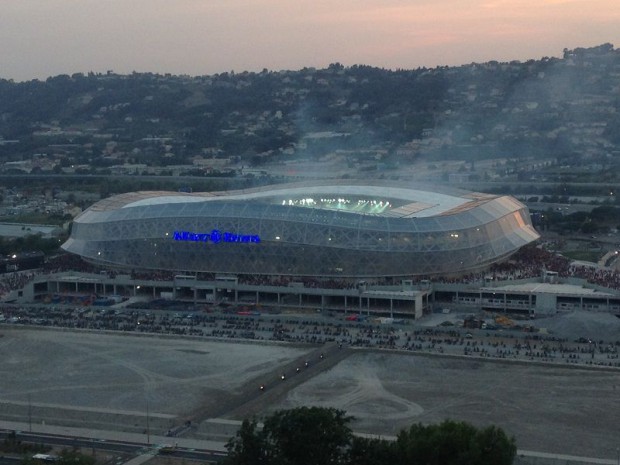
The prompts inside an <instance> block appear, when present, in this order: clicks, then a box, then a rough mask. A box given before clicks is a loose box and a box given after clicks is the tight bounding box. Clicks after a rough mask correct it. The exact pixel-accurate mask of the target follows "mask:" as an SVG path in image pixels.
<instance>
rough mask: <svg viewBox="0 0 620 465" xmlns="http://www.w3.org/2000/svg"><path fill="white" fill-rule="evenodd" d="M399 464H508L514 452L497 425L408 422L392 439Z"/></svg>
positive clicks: (508, 439) (511, 444) (514, 448)
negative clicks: (409, 425) (394, 442)
mask: <svg viewBox="0 0 620 465" xmlns="http://www.w3.org/2000/svg"><path fill="white" fill-rule="evenodd" d="M396 447H397V454H398V456H399V459H398V462H399V463H403V464H405V463H423V464H425V465H510V464H512V462H513V460H514V458H515V455H516V453H517V446H516V445H515V440H514V438H508V436H507V435H506V433H504V431H503V430H502V429H501V428H497V427H495V426H489V427H487V428H484V429H477V428H476V427H474V426H472V425H470V424H469V423H465V422H456V421H451V420H446V421H444V422H443V423H440V424H438V425H429V426H424V425H421V424H416V425H412V426H411V427H410V428H409V430H403V431H401V432H400V433H399V435H398V438H397V440H396Z"/></svg>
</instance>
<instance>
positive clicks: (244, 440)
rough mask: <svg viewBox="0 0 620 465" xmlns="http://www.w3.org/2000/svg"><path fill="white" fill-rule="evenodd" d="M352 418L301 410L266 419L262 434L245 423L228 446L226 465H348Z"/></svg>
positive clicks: (328, 411) (328, 410)
mask: <svg viewBox="0 0 620 465" xmlns="http://www.w3.org/2000/svg"><path fill="white" fill-rule="evenodd" d="M350 421H351V417H348V416H346V415H345V412H344V411H342V410H337V409H333V408H319V407H300V408H295V409H292V410H280V411H277V412H275V413H274V414H272V415H270V416H269V417H267V418H266V419H265V422H264V426H263V429H262V430H259V429H258V427H257V423H256V421H255V420H252V421H249V420H245V421H244V422H243V424H242V425H241V428H240V430H239V431H238V432H237V435H236V436H235V437H234V438H232V439H231V440H230V441H229V442H228V444H227V449H228V453H229V455H228V458H227V459H226V460H225V462H224V463H225V464H229V465H233V464H234V465H249V464H269V465H330V464H333V465H338V464H346V463H348V462H347V460H346V459H347V452H348V448H349V446H350V443H351V439H352V432H351V429H350V428H349V426H348V424H349V422H350Z"/></svg>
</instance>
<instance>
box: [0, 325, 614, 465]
mask: <svg viewBox="0 0 620 465" xmlns="http://www.w3.org/2000/svg"><path fill="white" fill-rule="evenodd" d="M0 335H2V337H0V418H1V419H7V420H16V419H19V420H21V421H24V419H25V418H27V416H28V405H30V406H31V412H30V414H31V416H32V421H33V422H34V423H36V422H41V421H46V422H47V423H48V424H74V425H77V426H80V425H84V426H89V427H90V426H97V427H99V428H101V429H111V428H115V429H119V430H123V431H124V430H132V428H133V431H136V430H140V428H142V427H143V426H142V425H143V424H144V417H145V415H146V413H145V412H146V409H147V399H148V408H149V411H150V417H151V427H152V428H154V429H157V428H158V429H159V430H160V431H164V432H165V430H166V429H167V428H170V427H171V426H172V425H178V424H179V422H180V420H182V419H183V418H185V416H187V415H190V414H191V413H193V412H195V411H196V410H199V409H204V408H205V407H207V408H208V407H209V406H213V405H217V404H219V403H222V402H223V401H224V400H225V399H226V398H227V397H229V396H230V395H231V394H235V393H237V392H238V391H239V390H241V389H242V388H243V386H244V384H246V383H248V382H250V383H252V382H253V380H254V379H255V378H257V377H260V376H261V375H262V374H266V373H269V372H272V371H273V370H274V367H275V369H277V368H278V366H279V365H285V364H287V363H289V362H291V361H292V360H295V359H296V358H299V357H303V356H304V355H305V354H306V353H308V352H310V351H311V350H313V349H314V348H312V347H308V348H307V349H306V348H299V347H293V346H283V345H269V344H243V343H233V342H216V341H209V340H199V339H183V338H169V337H141V336H134V335H113V334H97V333H81V332H74V331H57V330H37V329H13V328H2V329H0ZM325 366H326V368H327V369H326V370H325V371H321V370H316V372H315V376H314V377H310V378H309V379H308V380H307V381H305V382H303V383H301V384H299V385H297V386H296V387H293V386H294V384H293V382H292V381H285V382H286V383H288V382H290V383H291V388H292V389H290V390H289V391H288V392H287V393H285V394H284V396H282V397H280V398H278V399H279V400H277V401H274V402H272V403H268V402H265V405H264V412H265V413H268V412H271V411H274V410H276V409H280V408H290V407H295V406H300V405H320V406H330V407H336V408H340V409H343V410H346V411H347V412H348V413H349V414H350V415H353V416H355V417H356V421H355V423H354V429H355V430H357V431H361V432H367V433H371V434H377V435H394V434H396V433H397V432H398V431H399V430H400V429H401V428H405V427H407V426H408V425H410V424H412V423H414V422H422V423H431V422H439V421H442V420H444V419H446V418H452V419H458V420H466V421H470V422H472V423H474V424H476V425H480V426H483V425H488V424H497V425H499V426H501V427H503V428H504V429H505V430H506V431H508V432H509V434H512V435H514V436H515V437H516V438H517V444H518V446H519V448H520V449H526V450H534V451H544V452H554V453H561V454H572V455H579V456H591V457H604V458H611V457H615V454H616V448H617V447H618V446H619V444H618V437H619V436H618V433H619V432H620V423H619V422H618V419H619V418H620V371H617V370H616V371H603V370H600V369H598V370H592V369H584V368H576V367H564V366H540V365H535V364H527V363H525V364H520V363H499V362H488V361H476V360H471V359H468V360H459V359H450V358H442V357H431V356H420V355H417V356H416V355H412V354H404V355H399V354H397V353H383V352H371V351H365V350H358V351H353V354H352V355H350V356H349V357H348V358H346V359H344V360H343V361H341V362H340V363H338V364H337V365H336V366H333V367H329V365H328V364H325ZM267 399H269V397H268V396H266V397H265V400H267ZM181 422H182V421H181Z"/></svg>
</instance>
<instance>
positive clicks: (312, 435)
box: [223, 407, 517, 465]
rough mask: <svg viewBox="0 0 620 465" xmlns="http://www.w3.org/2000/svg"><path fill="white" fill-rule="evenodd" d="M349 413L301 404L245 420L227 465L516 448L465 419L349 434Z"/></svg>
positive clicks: (374, 464)
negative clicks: (389, 436) (392, 432)
mask: <svg viewBox="0 0 620 465" xmlns="http://www.w3.org/2000/svg"><path fill="white" fill-rule="evenodd" d="M351 420H352V418H351V417H349V416H346V415H345V412H344V411H342V410H336V409H333V408H319V407H301V408H296V409H292V410H280V411H278V412H275V413H274V414H272V415H270V416H268V417H267V418H266V419H265V421H264V426H263V428H262V429H261V428H259V426H258V423H257V421H256V420H245V421H244V422H243V423H242V425H241V428H240V429H239V431H238V432H237V434H236V436H235V437H234V438H232V439H231V440H230V441H229V442H228V444H227V449H228V457H227V458H226V459H225V460H224V462H223V463H224V464H225V465H349V464H350V465H412V464H421V465H511V464H512V462H513V460H514V458H515V455H516V452H517V448H516V445H515V440H514V438H508V436H507V435H506V434H505V433H504V431H503V430H502V429H501V428H497V427H495V426H490V427H487V428H483V429H478V428H476V427H474V426H473V425H470V424H469V423H465V422H455V421H450V420H447V421H444V422H443V423H440V424H438V425H428V426H424V425H422V424H415V425H412V426H411V427H410V428H409V429H405V430H402V431H401V432H400V433H399V434H398V437H397V439H396V441H388V440H385V439H379V438H366V437H358V436H353V434H352V431H351V429H350V427H349V423H350V422H351Z"/></svg>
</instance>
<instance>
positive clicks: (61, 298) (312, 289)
mask: <svg viewBox="0 0 620 465" xmlns="http://www.w3.org/2000/svg"><path fill="white" fill-rule="evenodd" d="M78 270H79V271H78ZM24 276H25V275H23V276H22V277H24ZM27 276H28V279H29V280H28V282H27V283H26V284H25V286H24V287H23V288H20V289H16V290H11V291H7V294H6V295H5V297H4V300H5V301H13V302H21V303H37V302H39V303H40V302H48V303H65V304H69V305H92V304H94V305H112V304H115V303H117V302H118V301H121V300H127V299H131V300H133V301H136V300H139V301H154V300H162V301H172V302H181V303H184V304H186V305H191V306H194V307H196V308H203V309H209V308H213V307H216V306H218V305H219V306H222V307H227V308H228V310H229V311H230V312H233V313H234V312H238V311H254V312H264V313H269V312H271V313H275V312H281V311H300V310H301V311H321V312H334V313H346V314H357V315H360V316H361V317H364V318H366V317H368V316H375V317H383V318H416V319H417V318H420V317H421V316H423V315H425V314H429V313H431V312H433V311H438V310H441V309H446V310H447V309H452V310H456V309H460V310H467V309H471V311H472V312H476V311H479V310H487V311H492V312H499V313H514V314H520V315H521V316H522V317H527V318H534V317H542V316H548V315H553V314H555V313H558V312H572V311H584V312H590V313H592V312H605V313H611V314H616V315H618V314H620V292H619V289H620V274H619V273H618V272H617V271H616V270H612V269H606V268H598V269H597V268H592V267H586V266H571V263H570V262H569V260H567V259H565V258H563V257H561V256H557V255H555V254H552V253H550V252H547V251H545V250H544V249H542V248H541V247H537V246H533V245H531V246H527V247H524V248H523V249H521V250H520V251H519V252H518V253H516V254H515V255H514V256H513V257H512V258H511V260H509V261H507V262H503V263H499V264H495V265H493V266H491V268H490V269H489V270H487V271H486V272H480V273H469V274H467V275H464V276H461V277H458V278H456V277H452V278H446V277H440V276H420V277H418V278H417V279H407V280H400V279H395V278H389V277H388V278H384V279H372V280H370V279H369V280H347V279H333V278H327V279H319V278H309V277H306V278H293V277H283V276H279V277H268V276H255V275H246V274H239V275H217V274H211V273H196V274H194V275H175V274H174V273H173V272H163V271H154V272H141V273H138V272H135V273H131V274H121V273H117V272H113V271H109V270H107V271H106V270H102V269H101V268H98V267H96V266H94V265H91V264H88V263H86V262H83V261H81V260H79V258H78V257H75V256H72V255H64V256H61V257H57V259H55V260H50V261H49V262H48V263H47V264H46V268H45V270H40V271H38V272H36V273H34V272H31V273H28V275H27ZM8 282H9V283H14V282H15V283H20V284H22V285H23V284H24V279H15V280H8Z"/></svg>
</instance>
